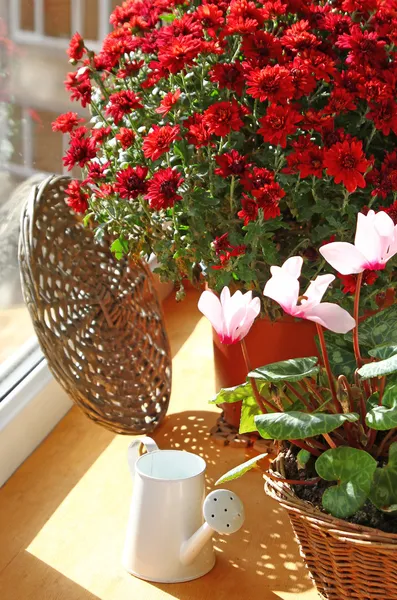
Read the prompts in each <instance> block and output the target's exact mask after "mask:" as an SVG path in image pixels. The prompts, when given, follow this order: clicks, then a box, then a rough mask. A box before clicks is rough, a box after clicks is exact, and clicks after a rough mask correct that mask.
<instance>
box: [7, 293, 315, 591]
mask: <svg viewBox="0 0 397 600" xmlns="http://www.w3.org/2000/svg"><path fill="white" fill-rule="evenodd" d="M196 303H197V294H196V293H195V292H193V291H192V292H189V294H188V298H187V300H186V301H185V302H184V303H181V304H178V305H176V303H175V302H174V300H173V299H169V300H167V301H166V304H165V311H166V318H167V322H168V330H169V335H170V340H171V346H172V352H173V356H174V362H173V364H174V382H173V394H172V399H171V406H170V411H169V414H168V417H167V418H166V420H165V422H164V424H163V425H162V426H161V427H160V428H159V429H158V430H157V431H156V433H155V434H154V436H153V437H154V438H155V439H156V441H157V443H158V444H159V446H160V448H183V449H186V450H190V451H193V452H196V453H199V454H200V455H201V456H203V457H204V458H205V460H206V461H207V464H208V471H207V482H208V487H209V489H211V487H212V484H213V482H214V481H215V480H216V479H217V478H218V477H219V476H220V475H221V474H223V473H224V472H225V471H227V470H228V469H230V468H232V467H233V466H235V465H237V464H239V463H241V462H243V461H244V460H246V459H247V458H249V457H250V456H252V452H246V451H244V450H240V449H239V450H237V449H233V448H223V447H219V446H217V445H216V444H214V442H213V441H211V439H210V437H209V430H210V428H211V427H212V426H213V425H214V423H215V420H216V417H217V409H216V408H213V407H211V406H209V405H208V403H207V401H208V399H209V398H211V396H212V395H213V393H214V390H215V384H214V373H213V362H212V344H211V331H210V326H209V324H208V322H207V321H206V320H205V319H202V318H200V315H199V313H198V311H197V309H196ZM129 442H130V439H129V438H128V437H123V436H117V435H114V434H112V433H110V432H108V431H106V430H105V429H102V428H100V427H99V426H97V425H95V424H93V423H91V422H90V421H89V420H88V419H86V417H84V416H83V415H82V414H81V413H80V412H79V411H78V410H77V409H76V408H73V409H72V410H71V411H70V413H69V414H68V415H67V416H66V417H65V418H64V419H63V421H62V422H61V423H60V424H59V425H58V426H57V428H56V429H55V430H54V431H53V432H52V434H51V435H50V436H49V437H48V438H47V439H46V440H45V441H44V442H43V444H42V445H41V446H40V447H39V448H38V449H37V450H36V451H35V452H34V454H33V455H32V456H31V457H30V458H29V459H28V460H27V461H26V462H25V463H24V464H23V465H22V467H21V468H20V469H19V470H18V471H17V473H16V474H15V475H14V476H13V477H12V478H11V479H10V480H9V481H8V483H6V485H5V486H4V487H3V488H2V489H1V490H0V598H1V600H165V599H167V600H169V599H172V598H178V599H180V600H251V599H258V600H277V599H280V598H281V599H283V600H315V599H317V598H318V595H317V593H316V592H315V590H314V589H313V586H312V584H311V582H310V580H309V579H308V577H307V573H306V570H305V567H304V566H303V564H302V562H301V560H300V558H299V552H298V546H297V545H296V542H295V541H294V538H293V535H292V531H291V528H290V525H289V522H288V518H287V516H286V515H285V513H284V512H283V510H282V509H281V508H279V506H278V505H277V504H276V503H275V502H274V501H273V500H271V499H269V498H267V496H266V495H265V493H264V491H263V480H262V477H261V474H260V472H259V471H258V470H254V471H251V472H250V473H248V474H247V475H246V476H245V477H244V478H242V479H240V480H239V481H236V482H232V483H230V489H232V490H233V491H235V492H236V493H238V494H239V495H240V496H241V498H242V500H243V502H244V504H245V509H246V515H247V518H246V523H245V525H244V526H243V528H242V530H240V531H239V532H238V533H236V534H234V535H232V536H230V537H219V536H216V537H215V539H214V545H215V547H216V549H217V564H216V566H215V568H214V569H213V571H212V572H211V573H209V574H208V575H206V576H205V577H203V578H201V579H198V580H196V581H193V582H189V583H183V584H175V585H164V584H158V585H157V584H150V583H147V582H143V581H140V580H138V579H135V578H134V577H132V576H131V575H128V574H127V573H125V572H124V570H123V568H122V567H121V564H120V555H121V552H122V547H123V542H124V532H125V527H126V521H127V515H128V509H129V502H130V496H131V490H132V482H131V479H130V475H129V472H128V468H127V463H126V449H127V446H128V444H129ZM159 510H161V499H159ZM165 518H166V516H165ZM153 543H155V540H153Z"/></svg>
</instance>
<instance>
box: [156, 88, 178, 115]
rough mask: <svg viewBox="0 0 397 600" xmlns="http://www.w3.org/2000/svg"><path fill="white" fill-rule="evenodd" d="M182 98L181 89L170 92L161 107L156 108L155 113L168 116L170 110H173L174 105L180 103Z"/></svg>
mask: <svg viewBox="0 0 397 600" xmlns="http://www.w3.org/2000/svg"><path fill="white" fill-rule="evenodd" d="M180 96H181V90H180V89H179V88H178V89H177V90H175V92H168V94H166V95H165V96H164V98H163V99H162V101H161V102H160V106H158V107H157V108H156V110H155V112H156V113H157V114H159V115H162V116H163V117H165V115H168V113H169V112H170V110H172V107H173V106H174V104H176V103H177V102H178V100H179V98H180Z"/></svg>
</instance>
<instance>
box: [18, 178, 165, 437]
mask: <svg viewBox="0 0 397 600" xmlns="http://www.w3.org/2000/svg"><path fill="white" fill-rule="evenodd" d="M69 181H70V180H69V179H68V178H66V177H57V178H56V177H52V178H51V177H50V178H49V179H47V180H46V181H44V182H43V183H42V184H41V185H40V186H39V187H36V188H34V190H33V191H32V194H31V195H30V197H29V199H28V201H27V203H26V205H25V208H24V211H23V213H22V223H21V234H20V244H19V262H20V270H21V279H22V287H23V293H24V298H25V302H26V304H27V307H28V309H29V312H30V315H31V318H32V320H33V325H34V328H35V330H36V333H37V337H38V339H39V342H40V345H41V348H42V350H43V352H44V354H45V356H46V358H47V361H48V365H49V368H50V369H51V371H52V373H53V375H54V377H55V378H56V379H57V380H58V382H59V383H60V384H61V385H62V387H63V388H64V389H65V390H66V392H67V393H68V394H69V396H70V397H71V398H72V399H73V400H74V402H75V403H76V404H77V405H78V406H80V408H82V410H83V411H84V412H85V413H86V414H87V415H88V416H89V417H90V418H91V419H93V420H94V421H96V422H97V423H100V424H101V425H103V426H104V427H107V428H108V429H111V430H112V431H115V432H117V433H127V434H137V433H142V432H148V431H151V430H153V429H154V428H155V427H156V425H158V424H159V423H160V421H161V420H162V418H163V417H164V415H165V413H166V411H167V407H168V402H169V397H170V389H171V357H170V350H169V344H168V339H167V334H166V332H165V329H164V324H163V319H162V313H161V307H160V304H159V301H158V298H157V296H156V293H155V289H154V286H153V279H152V275H151V273H150V271H149V269H148V268H147V266H146V264H144V263H141V262H139V263H131V262H130V261H129V260H128V259H126V258H123V259H121V260H116V258H115V257H114V256H113V255H112V253H111V252H110V250H109V243H108V241H104V242H103V243H101V244H99V243H98V242H97V241H96V240H95V239H94V234H93V232H92V231H91V230H90V229H87V228H85V227H84V226H83V224H82V222H81V219H80V218H79V217H78V216H77V215H76V214H75V213H73V212H72V211H71V210H70V209H69V208H68V207H67V205H66V203H65V198H64V195H65V194H64V192H65V188H66V187H67V185H68V183H69Z"/></svg>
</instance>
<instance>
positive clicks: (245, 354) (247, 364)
mask: <svg viewBox="0 0 397 600" xmlns="http://www.w3.org/2000/svg"><path fill="white" fill-rule="evenodd" d="M240 344H241V350H242V352H243V357H244V362H245V367H246V369H247V373H250V372H251V371H252V368H251V363H250V359H249V356H248V350H247V345H246V343H245V339H244V338H243V339H242V340H240ZM249 380H250V383H251V386H252V390H253V392H254V396H255V400H256V403H257V405H258V406H259V409H260V411H261V412H262V413H267V410H266V407H268V408H270V410H272V411H274V412H279V410H278V409H277V407H276V406H274V405H273V404H272V403H271V402H269V401H268V400H266V398H263V396H261V395H260V393H259V390H258V386H257V385H256V381H255V378H254V377H250V378H249Z"/></svg>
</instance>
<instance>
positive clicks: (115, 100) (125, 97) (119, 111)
mask: <svg viewBox="0 0 397 600" xmlns="http://www.w3.org/2000/svg"><path fill="white" fill-rule="evenodd" d="M109 102H110V104H108V106H107V108H106V114H107V115H108V116H111V117H113V120H114V122H115V123H116V125H117V124H118V123H120V121H121V119H122V118H123V117H124V115H127V114H129V113H130V112H131V111H132V110H135V109H137V108H143V105H142V102H141V99H140V97H139V96H137V95H136V94H135V92H131V91H130V90H128V91H127V90H123V91H121V92H115V93H114V94H112V95H111V96H110V98H109Z"/></svg>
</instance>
